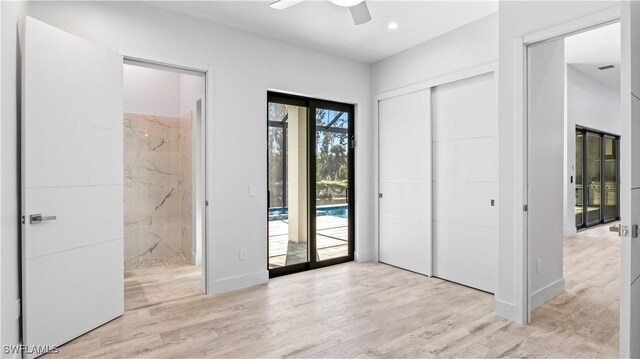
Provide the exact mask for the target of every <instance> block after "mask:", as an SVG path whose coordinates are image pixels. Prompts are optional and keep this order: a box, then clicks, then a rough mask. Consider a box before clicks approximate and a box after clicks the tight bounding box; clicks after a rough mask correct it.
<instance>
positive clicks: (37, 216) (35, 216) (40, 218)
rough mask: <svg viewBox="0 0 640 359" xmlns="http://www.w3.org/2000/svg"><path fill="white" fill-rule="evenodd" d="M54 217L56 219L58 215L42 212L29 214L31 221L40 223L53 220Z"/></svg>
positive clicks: (31, 222)
mask: <svg viewBox="0 0 640 359" xmlns="http://www.w3.org/2000/svg"><path fill="white" fill-rule="evenodd" d="M54 219H56V216H43V215H42V214H40V213H38V214H32V215H30V216H29V223H30V224H38V223H42V221H53V220H54Z"/></svg>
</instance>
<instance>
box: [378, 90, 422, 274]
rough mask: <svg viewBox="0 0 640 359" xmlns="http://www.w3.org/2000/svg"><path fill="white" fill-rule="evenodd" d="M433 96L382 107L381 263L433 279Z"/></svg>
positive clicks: (386, 103)
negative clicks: (431, 99) (431, 106)
mask: <svg viewBox="0 0 640 359" xmlns="http://www.w3.org/2000/svg"><path fill="white" fill-rule="evenodd" d="M430 94H431V93H430V91H429V90H425V91H420V92H416V93H412V94H408V95H403V96H399V97H395V98H391V99H387V100H382V101H380V102H379V104H378V106H379V107H378V110H379V181H380V184H379V186H380V193H381V194H382V198H380V200H379V205H380V213H379V226H380V227H379V259H380V261H381V262H383V263H387V264H390V265H393V266H396V267H400V268H404V269H408V270H411V271H414V272H417V273H421V274H425V275H431V146H430V144H431V108H430V105H431V104H430Z"/></svg>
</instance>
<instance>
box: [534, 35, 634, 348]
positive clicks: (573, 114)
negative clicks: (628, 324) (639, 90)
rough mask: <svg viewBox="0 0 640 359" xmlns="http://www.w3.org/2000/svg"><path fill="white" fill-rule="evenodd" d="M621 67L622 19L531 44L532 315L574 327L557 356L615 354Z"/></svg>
mask: <svg viewBox="0 0 640 359" xmlns="http://www.w3.org/2000/svg"><path fill="white" fill-rule="evenodd" d="M620 65H621V27H620V23H619V22H614V23H611V22H609V23H605V24H601V25H599V26H597V27H593V28H589V29H585V30H584V31H581V32H578V33H573V34H569V35H564V36H561V37H557V38H553V39H550V40H545V41H542V42H539V43H534V44H530V45H528V46H527V123H526V126H527V146H528V150H527V158H526V161H527V173H526V177H525V178H526V180H527V188H528V190H527V194H526V198H527V204H528V212H527V216H526V220H527V223H526V228H527V232H528V233H527V237H528V263H529V265H528V295H529V298H528V303H529V308H528V310H529V313H530V323H531V327H532V330H535V329H536V328H538V327H549V326H556V327H558V326H563V327H566V328H567V329H569V330H565V331H563V334H562V335H563V340H565V341H566V343H570V344H569V345H567V347H566V349H565V351H563V352H559V353H552V354H551V356H566V355H567V353H571V352H573V351H574V350H576V349H577V348H578V347H580V346H581V347H582V348H587V347H589V348H590V350H594V351H596V352H598V353H599V354H600V355H603V356H618V353H619V346H618V345H619V332H620V324H619V323H620V322H619V318H620V274H621V271H620V240H619V238H618V234H617V233H615V232H611V230H614V231H617V228H618V227H617V226H618V223H617V222H615V221H618V220H619V219H620V215H619V213H620V211H619V207H620V206H619V203H620V201H619V199H620V195H619V191H620V189H619V188H620V169H619V168H620V165H619V161H620V157H621V156H625V154H624V153H620V152H621V147H620V145H619V139H620V135H621V132H622V130H621V129H622V116H621V97H620V93H621V75H620ZM563 212H564V213H563ZM605 223H609V224H608V225H603V224H605ZM598 225H600V226H598ZM587 227H589V228H587ZM591 227H593V228H591ZM578 229H580V231H577V230H578Z"/></svg>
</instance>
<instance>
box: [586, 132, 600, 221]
mask: <svg viewBox="0 0 640 359" xmlns="http://www.w3.org/2000/svg"><path fill="white" fill-rule="evenodd" d="M586 138H587V144H586V168H585V169H586V176H585V183H584V186H585V187H584V190H585V191H586V192H587V203H586V213H587V214H586V217H587V218H586V222H587V225H591V224H594V223H599V222H600V220H601V219H602V212H601V204H602V172H601V166H602V164H601V156H600V154H601V150H602V139H601V137H600V135H597V134H594V133H590V132H587V134H586Z"/></svg>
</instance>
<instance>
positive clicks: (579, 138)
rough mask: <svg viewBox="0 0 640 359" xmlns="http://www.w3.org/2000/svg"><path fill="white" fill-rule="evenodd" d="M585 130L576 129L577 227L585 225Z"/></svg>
mask: <svg viewBox="0 0 640 359" xmlns="http://www.w3.org/2000/svg"><path fill="white" fill-rule="evenodd" d="M583 149H584V132H583V131H580V130H576V166H575V182H574V183H575V185H576V227H577V228H580V227H583V226H584V216H583V213H584V184H583V179H584V168H583V164H584V151H583Z"/></svg>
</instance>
